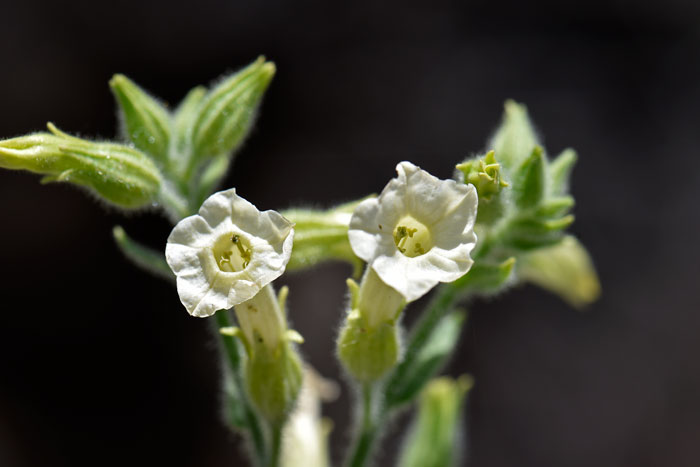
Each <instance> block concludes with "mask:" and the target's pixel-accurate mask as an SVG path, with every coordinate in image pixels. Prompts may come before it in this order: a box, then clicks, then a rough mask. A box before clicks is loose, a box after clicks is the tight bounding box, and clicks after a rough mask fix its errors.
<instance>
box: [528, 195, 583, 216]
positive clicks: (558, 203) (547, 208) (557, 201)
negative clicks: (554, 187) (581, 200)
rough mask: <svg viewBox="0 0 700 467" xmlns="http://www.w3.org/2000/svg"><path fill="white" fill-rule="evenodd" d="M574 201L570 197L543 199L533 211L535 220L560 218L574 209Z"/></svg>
mask: <svg viewBox="0 0 700 467" xmlns="http://www.w3.org/2000/svg"><path fill="white" fill-rule="evenodd" d="M574 204H575V201H574V198H572V197H571V196H558V197H556V198H548V199H545V200H544V201H543V202H542V204H540V206H539V207H538V208H537V210H536V211H535V215H534V216H535V217H536V218H553V217H561V216H563V215H565V214H567V213H568V212H569V211H570V210H571V208H573V207H574Z"/></svg>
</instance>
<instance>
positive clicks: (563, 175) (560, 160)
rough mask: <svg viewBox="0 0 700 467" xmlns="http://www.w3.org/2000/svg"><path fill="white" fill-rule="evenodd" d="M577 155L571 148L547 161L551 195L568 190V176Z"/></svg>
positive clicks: (564, 192) (560, 193)
mask: <svg viewBox="0 0 700 467" xmlns="http://www.w3.org/2000/svg"><path fill="white" fill-rule="evenodd" d="M577 159H578V156H577V155H576V151H574V150H573V149H566V150H564V151H563V152H562V153H561V154H559V156H557V158H556V159H554V160H553V161H552V162H550V163H549V167H548V171H549V183H550V192H551V194H552V195H563V194H566V193H567V192H568V190H569V177H570V176H571V171H572V170H573V168H574V165H575V164H576V160H577Z"/></svg>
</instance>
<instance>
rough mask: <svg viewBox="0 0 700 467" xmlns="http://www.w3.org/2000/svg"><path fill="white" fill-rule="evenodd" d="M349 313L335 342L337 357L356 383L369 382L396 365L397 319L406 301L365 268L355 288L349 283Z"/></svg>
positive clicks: (397, 344) (398, 346)
mask: <svg viewBox="0 0 700 467" xmlns="http://www.w3.org/2000/svg"><path fill="white" fill-rule="evenodd" d="M348 286H349V288H350V294H351V311H350V312H349V313H348V316H347V319H346V321H345V324H344V326H343V328H342V330H341V332H340V338H339V339H338V356H339V357H340V361H341V362H343V364H344V365H345V368H346V369H347V370H348V372H349V373H350V374H351V375H352V376H353V377H354V378H355V379H356V380H357V381H359V382H362V383H371V382H374V381H377V380H378V379H380V378H381V377H382V376H384V375H385V374H386V373H387V372H388V371H389V370H391V369H392V368H394V366H396V363H397V361H398V358H399V353H400V348H401V343H400V339H399V330H398V325H397V319H398V316H399V314H400V313H401V310H403V308H404V306H405V304H406V302H405V300H404V297H403V296H402V295H401V294H400V293H398V292H397V291H396V290H394V289H393V288H391V287H389V286H388V285H386V284H385V283H384V282H383V281H382V280H381V279H380V278H379V276H378V275H377V273H376V272H374V270H373V269H372V268H367V270H366V272H365V275H364V277H363V279H362V283H361V285H360V286H359V287H358V286H357V284H355V282H354V281H352V280H349V281H348Z"/></svg>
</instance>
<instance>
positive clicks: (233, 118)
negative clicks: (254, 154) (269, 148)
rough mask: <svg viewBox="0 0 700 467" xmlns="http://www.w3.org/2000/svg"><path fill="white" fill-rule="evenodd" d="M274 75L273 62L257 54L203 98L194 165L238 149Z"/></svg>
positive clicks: (195, 134)
mask: <svg viewBox="0 0 700 467" xmlns="http://www.w3.org/2000/svg"><path fill="white" fill-rule="evenodd" d="M274 74H275V65H274V64H273V63H272V62H266V61H265V59H264V58H263V57H260V58H259V59H258V60H256V61H255V62H253V63H252V64H251V65H249V66H248V67H246V68H244V69H243V70H241V71H239V72H238V73H235V74H234V75H232V76H230V77H228V78H226V79H224V80H223V81H222V82H221V83H220V84H219V85H218V86H216V87H215V88H214V89H212V90H211V91H210V92H209V94H207V95H206V97H204V99H203V101H202V102H201V104H200V105H199V106H198V107H197V116H196V118H195V119H194V125H193V132H192V141H193V149H194V155H195V157H194V160H193V163H194V164H195V165H196V164H198V163H199V162H200V161H201V160H204V159H210V158H214V157H216V156H219V155H222V154H230V153H231V152H232V151H234V150H235V149H236V148H238V146H239V145H240V144H241V143H242V142H243V139H244V138H245V136H246V135H247V134H248V131H249V130H250V127H251V125H252V123H253V120H254V117H255V114H256V110H257V108H258V106H259V104H260V101H261V100H262V97H263V94H264V93H265V91H266V90H267V87H268V85H269V84H270V81H271V80H272V77H273V76H274ZM190 165H191V166H192V164H190Z"/></svg>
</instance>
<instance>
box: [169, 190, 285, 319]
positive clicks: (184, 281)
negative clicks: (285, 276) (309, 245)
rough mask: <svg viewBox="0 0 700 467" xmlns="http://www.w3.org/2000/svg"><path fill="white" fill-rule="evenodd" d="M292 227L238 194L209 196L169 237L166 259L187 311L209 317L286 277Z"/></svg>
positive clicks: (275, 214) (275, 213)
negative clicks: (260, 209)
mask: <svg viewBox="0 0 700 467" xmlns="http://www.w3.org/2000/svg"><path fill="white" fill-rule="evenodd" d="M293 237H294V224H292V223H291V222H289V221H288V220H287V219H285V218H284V217H283V216H282V215H281V214H279V213H277V212H276V211H264V212H260V211H258V209H257V208H256V207H255V206H254V205H252V204H251V203H249V202H248V201H246V200H245V199H243V198H241V197H240V196H238V195H237V194H236V190H235V188H232V189H230V190H226V191H221V192H218V193H215V194H213V195H212V196H210V197H209V198H208V199H207V200H206V201H204V203H203V204H202V207H201V208H200V209H199V213H198V214H196V215H193V216H190V217H187V218H185V219H182V220H181V221H180V222H179V223H178V224H177V225H176V226H175V228H174V229H173V231H172V232H171V233H170V236H169V237H168V243H167V245H166V247H165V258H166V260H167V262H168V265H169V266H170V268H171V269H172V270H173V272H174V273H175V275H176V276H177V291H178V294H179V296H180V301H181V302H182V304H183V305H184V306H185V308H187V311H188V312H189V313H190V314H191V315H193V316H198V317H206V316H211V315H213V314H214V313H216V311H217V310H222V309H228V308H231V307H232V306H235V305H238V304H240V303H243V302H245V301H246V300H249V299H251V298H253V297H254V296H255V295H256V294H257V293H258V292H259V291H260V290H261V289H262V288H263V287H265V286H266V285H267V284H269V283H270V282H272V281H273V280H275V279H276V278H278V277H279V276H280V275H282V273H283V272H284V269H285V267H286V265H287V262H288V261H289V257H290V255H291V253H292V242H293Z"/></svg>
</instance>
